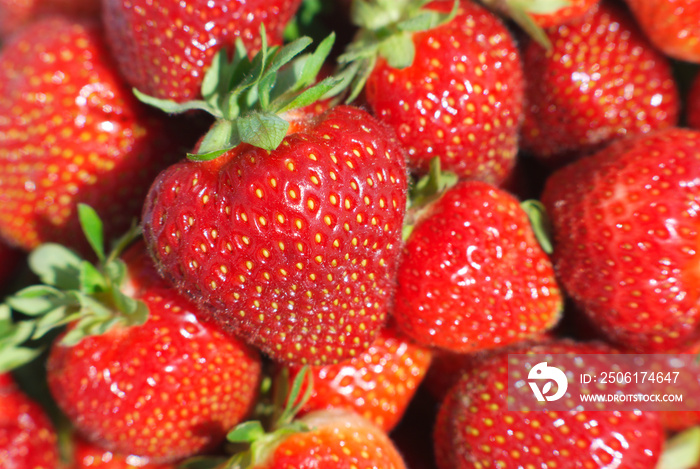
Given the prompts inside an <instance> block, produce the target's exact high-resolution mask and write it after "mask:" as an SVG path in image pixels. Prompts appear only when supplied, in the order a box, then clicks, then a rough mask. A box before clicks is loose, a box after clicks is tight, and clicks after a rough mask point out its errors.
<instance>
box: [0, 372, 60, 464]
mask: <svg viewBox="0 0 700 469" xmlns="http://www.w3.org/2000/svg"><path fill="white" fill-rule="evenodd" d="M0 461H2V467H3V468H6V469H25V468H26V469H56V467H58V462H59V456H58V445H57V439H56V432H55V431H54V429H53V426H52V425H51V422H50V420H49V418H48V416H47V415H46V413H45V412H44V410H43V409H42V408H41V407H40V406H39V404H37V403H35V402H34V401H32V400H31V399H29V397H27V396H26V395H25V394H24V393H23V392H22V391H21V390H20V389H19V388H18V387H17V385H16V384H15V382H14V380H13V378H12V376H10V374H9V373H0Z"/></svg>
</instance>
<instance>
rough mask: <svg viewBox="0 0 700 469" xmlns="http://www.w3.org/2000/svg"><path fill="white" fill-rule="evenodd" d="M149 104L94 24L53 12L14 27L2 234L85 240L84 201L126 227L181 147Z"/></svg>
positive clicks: (5, 110) (1, 124)
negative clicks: (127, 80)
mask: <svg viewBox="0 0 700 469" xmlns="http://www.w3.org/2000/svg"><path fill="white" fill-rule="evenodd" d="M149 113H150V111H148V110H147V109H146V108H145V106H144V105H142V104H141V103H139V102H138V101H136V98H135V97H134V96H133V95H132V92H131V90H130V89H129V88H127V87H126V86H125V85H124V84H123V83H122V82H121V79H120V78H119V76H118V74H117V71H116V69H115V67H114V65H113V64H112V62H111V59H110V56H109V52H108V51H107V49H106V47H105V45H104V42H103V40H102V38H101V36H100V32H99V26H98V25H97V24H94V23H84V22H78V21H76V20H69V19H66V18H59V17H52V18H47V19H43V20H41V21H38V22H36V23H33V24H32V25H30V26H28V27H27V28H25V29H23V30H22V31H21V32H19V33H18V34H16V35H14V36H13V37H12V39H11V40H9V41H8V42H7V43H6V44H5V45H4V47H3V48H2V50H0V187H1V188H2V190H0V235H1V236H2V237H3V238H4V239H5V240H6V241H7V242H8V243H10V244H12V245H15V246H18V247H21V248H23V249H27V250H28V249H33V248H35V247H36V246H38V245H39V244H40V243H42V242H48V241H53V242H59V243H63V244H65V245H67V246H71V247H78V246H82V245H80V241H81V240H83V237H82V234H81V231H80V227H79V224H78V217H77V211H76V206H77V204H78V203H80V202H83V203H89V204H90V205H91V206H92V207H94V208H95V209H96V210H97V211H98V213H99V214H100V215H101V217H102V218H103V219H104V220H105V225H106V232H107V235H108V236H109V237H110V238H114V237H116V236H119V235H121V234H122V233H123V232H124V231H126V230H127V229H128V227H129V226H130V225H131V223H132V222H133V220H134V219H135V218H137V217H138V216H139V215H140V211H141V206H142V204H143V199H144V197H145V195H146V191H147V190H148V186H149V185H150V183H151V181H152V179H153V178H154V177H155V175H156V174H157V173H158V171H160V170H161V169H162V168H163V167H164V166H166V165H167V164H168V163H170V162H172V161H174V156H175V151H174V149H175V148H176V147H177V146H176V145H175V144H174V143H173V142H174V141H177V140H178V137H177V136H176V135H171V136H168V135H166V128H165V126H164V124H163V123H162V122H161V121H160V118H157V117H155V116H153V115H151V114H149ZM83 245H84V243H83Z"/></svg>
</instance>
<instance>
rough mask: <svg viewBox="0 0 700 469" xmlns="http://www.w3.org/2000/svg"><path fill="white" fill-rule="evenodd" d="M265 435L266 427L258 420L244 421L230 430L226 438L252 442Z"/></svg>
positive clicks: (238, 441)
mask: <svg viewBox="0 0 700 469" xmlns="http://www.w3.org/2000/svg"><path fill="white" fill-rule="evenodd" d="M263 435H265V429H264V428H263V426H262V423H260V422H259V421H257V420H253V421H250V422H243V423H241V424H240V425H238V426H237V427H236V428H234V429H233V430H231V431H230V432H228V434H227V435H226V439H227V440H228V441H230V442H231V443H252V442H254V441H255V440H258V439H260V438H261V437H262V436H263Z"/></svg>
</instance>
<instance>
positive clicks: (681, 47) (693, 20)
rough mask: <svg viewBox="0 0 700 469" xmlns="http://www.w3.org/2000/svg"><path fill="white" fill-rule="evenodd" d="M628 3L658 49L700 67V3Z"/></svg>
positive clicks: (645, 0)
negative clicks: (698, 64) (699, 64)
mask: <svg viewBox="0 0 700 469" xmlns="http://www.w3.org/2000/svg"><path fill="white" fill-rule="evenodd" d="M625 1H626V2H627V5H628V6H629V8H630V10H632V13H633V14H634V16H635V18H636V20H637V21H638V22H639V24H640V25H641V27H642V30H644V33H645V34H646V36H647V37H648V38H649V40H650V41H651V42H653V43H654V45H655V46H656V47H658V48H659V49H660V50H661V51H663V52H664V53H665V54H667V55H669V56H671V57H674V58H676V59H680V60H685V61H688V62H695V63H700V1H698V0H625Z"/></svg>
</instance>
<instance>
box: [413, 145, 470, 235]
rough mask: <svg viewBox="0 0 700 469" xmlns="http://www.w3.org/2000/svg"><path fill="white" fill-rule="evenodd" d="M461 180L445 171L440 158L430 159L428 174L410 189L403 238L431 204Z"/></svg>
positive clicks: (428, 210)
mask: <svg viewBox="0 0 700 469" xmlns="http://www.w3.org/2000/svg"><path fill="white" fill-rule="evenodd" d="M457 182H459V177H458V176H457V175H456V174H455V173H453V172H451V171H443V170H442V168H441V164H440V158H438V157H435V158H433V159H432V160H430V168H429V170H428V174H426V175H425V176H423V177H422V178H421V179H419V180H418V181H417V182H416V183H415V184H414V185H413V186H412V187H411V189H410V190H409V193H408V203H407V208H406V217H405V219H404V224H403V239H404V240H407V239H408V238H409V237H410V235H411V233H412V232H413V229H414V228H415V226H416V224H417V223H418V222H419V221H420V220H421V218H423V216H424V215H425V214H427V213H430V206H431V205H432V204H433V202H435V201H436V200H438V199H439V198H440V197H441V196H442V194H444V193H445V192H446V191H447V190H448V189H450V188H451V187H452V186H454V185H455V184H457Z"/></svg>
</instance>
